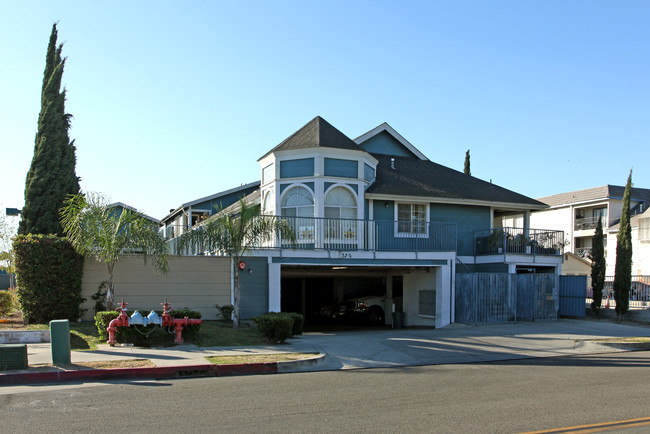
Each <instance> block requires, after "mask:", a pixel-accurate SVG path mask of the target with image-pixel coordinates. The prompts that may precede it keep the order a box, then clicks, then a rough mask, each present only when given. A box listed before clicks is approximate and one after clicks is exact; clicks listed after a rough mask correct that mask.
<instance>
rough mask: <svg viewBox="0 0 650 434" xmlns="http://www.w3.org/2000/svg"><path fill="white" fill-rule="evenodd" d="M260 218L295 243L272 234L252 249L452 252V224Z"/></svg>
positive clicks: (173, 246) (174, 241) (171, 244)
mask: <svg viewBox="0 0 650 434" xmlns="http://www.w3.org/2000/svg"><path fill="white" fill-rule="evenodd" d="M260 218H274V219H283V220H285V221H287V222H288V223H289V225H290V226H291V228H292V230H293V235H294V237H293V238H295V242H292V240H291V238H292V237H291V236H288V235H287V234H282V233H274V234H272V235H271V236H269V237H268V238H267V239H266V241H263V242H260V243H257V244H256V245H251V246H249V247H250V248H253V249H278V248H285V249H300V250H345V251H352V250H359V251H402V252H453V251H456V224H455V223H436V222H401V221H377V220H371V221H368V220H357V219H327V218H317V217H273V216H260ZM197 227H200V226H197ZM167 243H168V245H169V247H170V249H171V250H172V251H176V246H177V243H178V238H172V239H170V240H168V241H167ZM183 253H184V254H187V255H195V254H203V253H206V252H203V251H200V249H197V248H188V249H185V250H184V252H183Z"/></svg>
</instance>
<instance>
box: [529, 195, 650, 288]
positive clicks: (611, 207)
mask: <svg viewBox="0 0 650 434" xmlns="http://www.w3.org/2000/svg"><path fill="white" fill-rule="evenodd" d="M624 191H625V187H624V186H619V185H604V186H602V187H595V188H588V189H585V190H578V191H571V192H568V193H560V194H556V195H553V196H547V197H541V198H538V199H537V200H539V201H540V202H543V203H545V204H547V205H548V206H549V208H548V209H546V210H541V211H535V212H533V214H532V215H531V225H535V226H542V227H545V228H549V229H556V230H561V231H564V233H565V236H566V238H567V242H568V245H567V246H566V247H565V250H566V251H571V252H572V253H574V254H576V255H577V256H580V257H582V258H585V259H589V257H590V254H591V249H592V246H593V237H594V234H595V229H596V224H597V223H598V219H599V218H602V223H603V232H604V234H605V236H606V237H605V253H606V259H607V271H606V274H607V276H613V275H614V268H615V264H616V237H617V235H618V228H619V223H620V218H621V212H622V210H623V192H624ZM649 205H650V189H646V188H632V192H631V196H630V211H631V214H632V217H631V219H630V225H631V227H632V274H633V275H650V213H648V212H647V209H648V206H649Z"/></svg>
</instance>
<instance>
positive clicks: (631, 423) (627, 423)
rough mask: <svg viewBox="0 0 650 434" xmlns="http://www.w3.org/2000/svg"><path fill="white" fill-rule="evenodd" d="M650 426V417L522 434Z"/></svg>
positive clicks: (550, 433) (579, 432) (575, 432)
mask: <svg viewBox="0 0 650 434" xmlns="http://www.w3.org/2000/svg"><path fill="white" fill-rule="evenodd" d="M645 425H650V417H641V418H638V419H627V420H618V421H615V422H605V423H595V424H592V425H577V426H571V427H566V428H556V429H549V430H543V431H529V432H526V433H522V434H555V433H571V434H586V433H594V432H603V431H611V430H615V429H619V428H633V427H638V426H645Z"/></svg>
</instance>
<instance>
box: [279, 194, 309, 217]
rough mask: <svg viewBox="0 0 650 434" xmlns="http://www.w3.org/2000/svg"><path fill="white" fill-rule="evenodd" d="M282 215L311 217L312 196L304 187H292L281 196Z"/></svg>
mask: <svg viewBox="0 0 650 434" xmlns="http://www.w3.org/2000/svg"><path fill="white" fill-rule="evenodd" d="M281 207H282V215H283V216H284V217H313V216H314V197H313V196H312V194H311V192H310V191H309V190H307V189H306V188H305V187H292V188H291V189H290V190H289V191H287V192H286V193H285V195H284V196H283V197H282V204H281Z"/></svg>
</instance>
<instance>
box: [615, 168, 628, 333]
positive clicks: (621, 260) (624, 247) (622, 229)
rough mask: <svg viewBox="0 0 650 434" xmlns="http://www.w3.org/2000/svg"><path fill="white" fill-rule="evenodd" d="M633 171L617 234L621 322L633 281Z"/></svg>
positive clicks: (619, 314)
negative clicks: (631, 203)
mask: <svg viewBox="0 0 650 434" xmlns="http://www.w3.org/2000/svg"><path fill="white" fill-rule="evenodd" d="M631 190H632V171H631V170H630V175H629V176H628V177H627V184H625V192H624V193H623V211H622V212H621V223H620V224H619V227H618V235H617V236H616V268H615V271H614V274H615V275H614V299H615V300H616V314H617V315H618V321H619V322H621V320H622V319H623V314H625V312H627V311H628V309H629V307H630V284H631V281H632V228H631V227H630V195H631V193H632V191H631Z"/></svg>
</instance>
